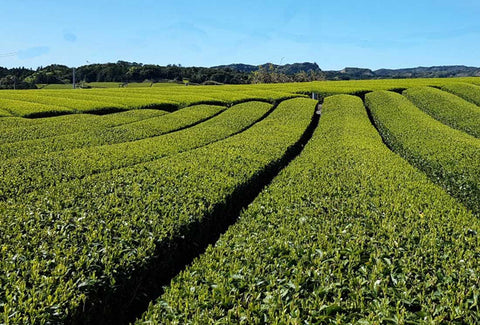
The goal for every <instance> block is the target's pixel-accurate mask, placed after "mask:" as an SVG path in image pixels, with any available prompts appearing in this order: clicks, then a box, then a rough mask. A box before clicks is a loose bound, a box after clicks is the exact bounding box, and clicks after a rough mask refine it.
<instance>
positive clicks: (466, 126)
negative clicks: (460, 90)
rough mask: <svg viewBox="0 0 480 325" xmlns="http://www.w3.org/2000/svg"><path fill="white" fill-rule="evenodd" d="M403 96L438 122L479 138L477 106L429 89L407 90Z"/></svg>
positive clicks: (479, 121)
mask: <svg viewBox="0 0 480 325" xmlns="http://www.w3.org/2000/svg"><path fill="white" fill-rule="evenodd" d="M475 87H477V86H475ZM478 88H479V89H480V87H478ZM403 95H404V96H405V97H407V98H408V99H409V100H410V101H411V102H412V103H414V104H415V105H416V106H417V107H418V108H420V109H421V110H422V111H424V112H426V113H427V114H429V115H431V116H432V117H434V118H435V119H437V120H439V121H440V122H442V123H444V124H447V125H448V126H451V127H453V128H455V129H458V130H461V131H463V132H466V133H468V134H470V135H473V136H474V137H477V138H480V107H479V106H477V105H475V104H472V103H469V102H467V101H466V100H464V99H462V98H460V97H458V96H455V95H453V94H450V93H448V92H445V91H442V90H439V89H435V88H431V87H419V88H409V89H407V90H405V91H404V92H403ZM479 95H480V91H479Z"/></svg>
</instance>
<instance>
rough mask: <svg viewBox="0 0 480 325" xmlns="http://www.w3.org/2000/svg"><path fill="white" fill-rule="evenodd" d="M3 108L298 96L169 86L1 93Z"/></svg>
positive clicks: (122, 106)
mask: <svg viewBox="0 0 480 325" xmlns="http://www.w3.org/2000/svg"><path fill="white" fill-rule="evenodd" d="M1 95H2V96H1V98H2V99H1V100H0V109H4V110H6V111H7V112H9V113H11V114H12V115H14V116H23V117H41V116H52V115H60V114H71V113H95V114H100V113H109V112H116V111H121V110H127V109H138V108H155V109H165V110H169V111H173V110H176V109H179V108H182V107H186V106H191V105H195V104H213V105H232V104H237V103H240V102H244V101H247V100H265V101H270V102H274V101H280V100H284V99H288V98H292V97H299V96H300V95H298V94H292V93H290V92H283V91H275V90H256V89H251V88H248V87H243V88H234V89H230V88H211V87H210V88H205V87H183V88H182V87H173V88H172V87H166V88H155V89H153V88H148V89H142V88H132V89H114V88H110V89H89V90H81V89H77V90H72V89H70V90H36V91H32V90H28V91H2V94H1Z"/></svg>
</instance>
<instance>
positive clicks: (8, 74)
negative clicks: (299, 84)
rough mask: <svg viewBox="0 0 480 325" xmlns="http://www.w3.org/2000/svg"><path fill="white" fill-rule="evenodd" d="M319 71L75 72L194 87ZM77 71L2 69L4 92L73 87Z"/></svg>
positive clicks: (98, 68) (79, 77) (126, 68)
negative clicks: (185, 83)
mask: <svg viewBox="0 0 480 325" xmlns="http://www.w3.org/2000/svg"><path fill="white" fill-rule="evenodd" d="M322 78H323V75H322V74H320V73H319V72H318V71H308V72H307V71H303V70H302V71H299V72H297V73H295V74H287V73H284V72H280V70H279V68H278V67H274V66H273V65H263V66H259V67H258V68H256V71H248V72H246V71H238V70H236V69H233V68H230V67H228V66H225V67H214V68H205V67H182V66H181V65H175V64H172V65H167V66H160V65H154V64H141V63H136V62H126V61H118V62H116V63H102V64H89V65H84V66H80V67H78V68H76V69H75V80H76V82H77V83H79V84H88V83H90V82H118V83H129V82H145V81H147V82H167V81H168V82H188V83H190V84H250V83H274V82H294V81H312V80H322ZM72 82H73V69H72V68H70V67H67V66H65V65H58V64H52V65H49V66H46V67H39V68H37V69H36V70H33V69H27V68H14V69H7V68H1V67H0V89H13V88H16V89H29V88H36V85H37V84H62V83H63V84H71V83H72Z"/></svg>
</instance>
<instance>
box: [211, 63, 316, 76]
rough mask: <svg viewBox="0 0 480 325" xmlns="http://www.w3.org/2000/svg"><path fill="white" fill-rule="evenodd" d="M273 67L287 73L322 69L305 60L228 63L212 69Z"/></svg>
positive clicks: (236, 69) (245, 69)
mask: <svg viewBox="0 0 480 325" xmlns="http://www.w3.org/2000/svg"><path fill="white" fill-rule="evenodd" d="M270 67H272V68H273V69H274V71H275V72H277V73H284V74H286V75H294V74H296V73H299V72H303V71H304V72H310V71H314V72H319V71H322V69H320V67H319V66H318V64H316V63H311V62H303V63H293V64H285V65H277V64H272V63H265V64H261V65H249V64H243V63H234V64H228V65H218V66H214V67H212V69H232V70H234V71H238V72H248V73H250V72H254V71H257V70H259V69H260V68H264V69H269V68H270Z"/></svg>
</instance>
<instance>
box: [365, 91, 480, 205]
mask: <svg viewBox="0 0 480 325" xmlns="http://www.w3.org/2000/svg"><path fill="white" fill-rule="evenodd" d="M366 104H367V106H368V108H369V110H370V111H371V113H372V116H373V119H374V121H375V124H376V125H377V127H378V129H379V131H380V134H381V135H382V137H383V139H384V140H385V142H386V143H387V144H388V145H389V146H390V147H391V148H392V149H393V150H394V151H396V152H397V153H399V154H400V155H401V156H403V157H404V158H405V159H406V160H408V161H409V162H410V163H411V164H412V165H414V166H416V167H418V168H419V169H421V170H423V171H424V172H425V173H426V174H427V175H428V176H429V177H430V178H431V179H432V180H433V181H434V182H436V183H438V184H441V185H442V186H443V187H444V188H445V189H446V190H447V192H449V193H450V194H451V195H453V196H454V197H456V198H458V199H459V200H460V201H462V202H463V203H465V204H466V205H467V207H469V208H470V209H472V210H473V211H474V212H476V213H480V140H479V139H477V138H474V137H473V136H470V135H468V134H466V133H464V132H461V131H458V130H455V129H452V128H450V127H448V126H446V125H444V124H442V123H441V122H439V121H437V120H435V119H433V118H432V117H431V116H429V115H428V114H426V113H425V112H423V111H422V110H420V109H419V108H418V107H416V106H415V105H413V104H412V103H411V102H410V101H409V100H408V99H406V98H405V97H403V96H401V95H399V94H396V93H392V92H386V91H378V92H372V93H369V94H367V96H366Z"/></svg>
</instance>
